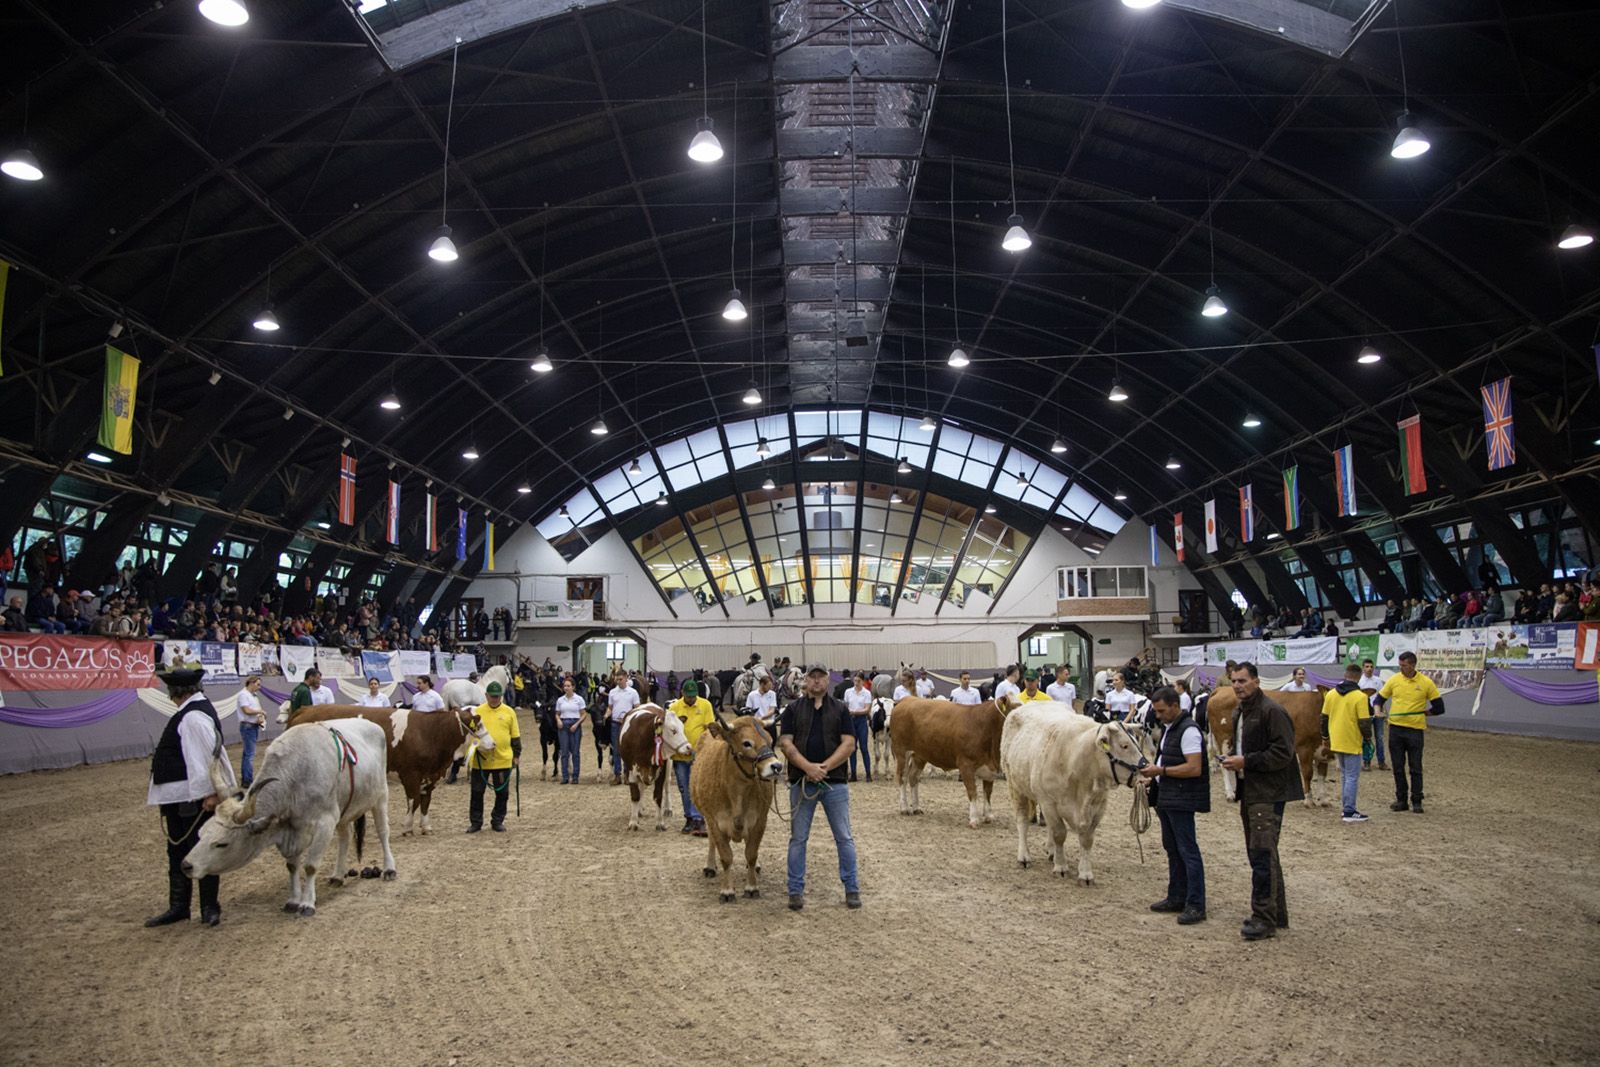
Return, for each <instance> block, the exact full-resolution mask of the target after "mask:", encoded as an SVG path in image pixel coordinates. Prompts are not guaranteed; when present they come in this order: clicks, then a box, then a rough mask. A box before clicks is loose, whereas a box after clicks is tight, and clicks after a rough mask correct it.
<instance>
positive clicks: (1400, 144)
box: [1389, 0, 1433, 159]
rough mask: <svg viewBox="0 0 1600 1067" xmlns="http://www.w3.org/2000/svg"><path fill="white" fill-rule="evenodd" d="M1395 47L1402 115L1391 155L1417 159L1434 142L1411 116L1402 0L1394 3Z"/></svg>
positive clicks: (1396, 123) (1391, 148)
mask: <svg viewBox="0 0 1600 1067" xmlns="http://www.w3.org/2000/svg"><path fill="white" fill-rule="evenodd" d="M1394 47H1395V51H1396V52H1398V53H1399V55H1400V117H1399V119H1397V120H1396V121H1395V125H1396V126H1397V127H1399V132H1398V133H1396V134H1395V135H1394V144H1393V145H1391V146H1390V147H1389V155H1391V156H1393V157H1394V158H1395V159H1416V158H1417V157H1418V156H1420V155H1422V154H1423V153H1424V152H1426V151H1427V150H1428V149H1430V148H1432V147H1433V144H1432V143H1431V142H1430V141H1429V140H1428V137H1427V135H1426V134H1424V133H1423V132H1422V130H1420V129H1419V128H1418V127H1417V121H1416V119H1414V118H1412V116H1411V84H1410V82H1409V81H1407V80H1406V42H1405V35H1404V34H1403V33H1402V32H1401V30H1400V0H1395V4H1394Z"/></svg>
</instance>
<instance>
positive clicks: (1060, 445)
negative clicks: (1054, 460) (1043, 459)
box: [1050, 437, 1067, 456]
mask: <svg viewBox="0 0 1600 1067" xmlns="http://www.w3.org/2000/svg"><path fill="white" fill-rule="evenodd" d="M1066 450H1067V443H1066V442H1065V441H1063V440H1062V439H1061V438H1059V437H1057V438H1056V439H1055V440H1054V441H1051V442H1050V451H1052V452H1054V453H1055V454H1056V455H1058V456H1059V455H1061V454H1062V453H1063V452H1065V451H1066Z"/></svg>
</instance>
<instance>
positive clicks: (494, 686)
mask: <svg viewBox="0 0 1600 1067" xmlns="http://www.w3.org/2000/svg"><path fill="white" fill-rule="evenodd" d="M504 692H505V689H504V688H502V687H501V685H500V683H499V682H490V683H489V684H488V685H486V686H484V687H483V694H484V696H491V697H497V696H500V695H501V694H502V693H504Z"/></svg>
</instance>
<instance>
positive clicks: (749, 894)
mask: <svg viewBox="0 0 1600 1067" xmlns="http://www.w3.org/2000/svg"><path fill="white" fill-rule="evenodd" d="M744 895H745V896H747V897H750V898H751V899H754V898H756V897H759V896H760V895H761V890H759V889H746V890H745V891H744Z"/></svg>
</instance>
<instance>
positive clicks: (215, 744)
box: [145, 670, 234, 926]
mask: <svg viewBox="0 0 1600 1067" xmlns="http://www.w3.org/2000/svg"><path fill="white" fill-rule="evenodd" d="M200 678H201V672H200V671H197V670H193V671H170V672H168V673H167V674H166V675H165V676H164V680H165V681H166V683H167V695H168V696H169V697H171V698H172V702H173V703H174V704H176V705H177V706H178V710H177V711H176V712H175V713H174V714H173V716H172V718H170V719H168V720H167V725H166V728H165V729H164V730H162V731H161V740H159V741H157V742H156V751H155V755H154V756H152V757H151V759H150V794H149V799H148V801H147V802H148V803H150V804H153V805H158V806H159V807H160V808H161V827H162V830H163V831H164V833H165V836H166V840H167V910H166V911H164V912H162V913H161V914H160V915H156V916H153V917H152V918H149V919H146V920H145V925H146V926H166V925H167V924H169V923H176V922H183V921H184V920H186V919H188V918H189V899H190V893H191V892H192V889H193V886H192V884H191V883H190V881H189V876H188V875H186V874H184V873H183V868H182V866H181V865H182V863H183V858H184V857H185V856H187V855H188V854H189V850H190V849H192V848H194V846H195V842H196V841H198V840H199V839H200V827H202V826H204V825H205V823H206V820H207V819H209V818H211V813H212V812H213V811H215V810H216V807H217V804H218V803H219V802H220V801H221V800H222V796H221V794H219V793H218V792H217V787H216V785H214V784H213V782H212V778H211V767H212V761H213V760H216V761H217V762H218V770H219V772H220V774H221V776H222V782H223V784H224V785H226V786H227V787H228V788H229V789H232V788H234V777H233V767H232V765H231V764H230V763H229V762H228V760H227V758H226V756H225V755H224V754H223V751H222V723H221V721H220V720H219V719H218V718H217V709H216V708H214V707H212V706H211V701H209V700H207V699H206V695H205V693H204V692H202V691H201V689H200ZM220 885H221V879H219V878H218V877H217V876H216V875H210V876H208V877H205V878H202V879H200V921H201V922H203V923H205V924H206V925H207V926H216V925H217V924H218V923H219V922H221V921H222V908H221V906H220V905H219V904H218V903H217V890H218V888H219V886H220Z"/></svg>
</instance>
